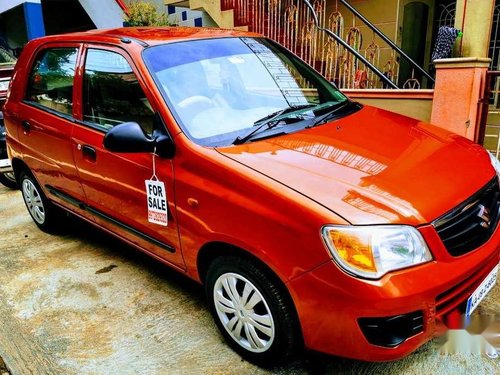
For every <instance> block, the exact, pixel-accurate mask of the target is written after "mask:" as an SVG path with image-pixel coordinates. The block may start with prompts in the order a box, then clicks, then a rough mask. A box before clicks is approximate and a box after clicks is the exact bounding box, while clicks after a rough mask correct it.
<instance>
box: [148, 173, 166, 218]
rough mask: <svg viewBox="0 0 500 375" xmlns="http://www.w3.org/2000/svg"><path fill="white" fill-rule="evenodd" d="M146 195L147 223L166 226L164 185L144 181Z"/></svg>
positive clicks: (159, 182)
mask: <svg viewBox="0 0 500 375" xmlns="http://www.w3.org/2000/svg"><path fill="white" fill-rule="evenodd" d="M146 193H147V199H148V221H149V222H150V223H154V224H159V225H163V226H167V225H168V208H167V191H166V190H165V184H164V183H163V182H161V181H158V180H146Z"/></svg>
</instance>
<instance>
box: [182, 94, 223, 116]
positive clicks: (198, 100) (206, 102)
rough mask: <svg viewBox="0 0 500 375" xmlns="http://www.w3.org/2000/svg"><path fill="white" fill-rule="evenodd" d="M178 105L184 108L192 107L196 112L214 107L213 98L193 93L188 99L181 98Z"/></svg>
mask: <svg viewBox="0 0 500 375" xmlns="http://www.w3.org/2000/svg"><path fill="white" fill-rule="evenodd" d="M177 105H178V106H179V107H180V108H182V109H184V110H185V109H187V108H191V109H192V110H195V111H196V112H199V111H201V110H203V109H206V108H209V107H213V105H214V104H213V102H212V99H210V98H209V97H207V96H203V95H193V96H190V97H188V98H186V99H183V100H181V101H180V102H179V103H177Z"/></svg>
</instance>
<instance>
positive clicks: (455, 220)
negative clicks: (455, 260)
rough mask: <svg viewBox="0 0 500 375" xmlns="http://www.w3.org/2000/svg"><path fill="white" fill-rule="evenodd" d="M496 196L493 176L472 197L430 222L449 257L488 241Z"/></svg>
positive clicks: (498, 194)
mask: <svg viewBox="0 0 500 375" xmlns="http://www.w3.org/2000/svg"><path fill="white" fill-rule="evenodd" d="M499 197H500V191H499V186H498V178H497V177H496V176H495V178H494V179H493V180H491V181H490V182H489V183H488V184H487V185H486V186H485V187H483V188H482V189H481V190H479V191H478V192H477V193H476V194H474V195H473V196H472V197H471V198H469V199H467V200H466V201H465V202H464V203H462V204H461V205H459V206H458V207H456V208H454V209H453V210H451V211H450V212H448V213H446V214H444V215H443V216H441V217H440V218H438V219H436V220H434V221H433V223H432V225H433V226H434V228H435V229H436V231H437V233H438V235H439V237H440V238H441V240H442V241H443V243H444V246H445V247H446V249H447V250H448V252H449V253H450V254H451V255H452V256H460V255H463V254H467V253H468V252H470V251H472V250H474V249H476V248H477V247H479V246H481V245H483V244H484V243H485V242H486V241H488V239H489V238H490V237H491V235H492V234H493V232H494V231H495V228H496V226H497V224H498V219H499V214H498V211H499V201H498V200H499Z"/></svg>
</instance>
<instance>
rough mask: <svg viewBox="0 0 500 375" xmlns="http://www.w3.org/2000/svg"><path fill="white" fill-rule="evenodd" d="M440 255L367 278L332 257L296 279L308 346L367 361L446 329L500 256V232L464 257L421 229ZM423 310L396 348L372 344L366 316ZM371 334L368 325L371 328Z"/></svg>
mask: <svg viewBox="0 0 500 375" xmlns="http://www.w3.org/2000/svg"><path fill="white" fill-rule="evenodd" d="M421 232H423V234H424V237H426V241H427V243H428V245H429V247H430V248H431V250H432V251H433V255H434V257H435V260H434V261H432V262H429V263H426V264H423V265H420V266H417V267H413V268H408V269H404V270H399V271H396V272H392V273H390V274H387V275H385V276H384V277H383V278H381V279H380V280H362V279H358V278H355V277H352V276H350V275H347V274H346V273H344V272H342V271H341V270H340V269H339V268H338V267H337V266H336V265H335V263H334V262H333V261H332V262H328V263H325V264H323V265H321V266H320V267H318V268H316V269H314V270H312V271H311V272H308V273H306V274H304V275H301V276H300V277H298V278H296V279H294V280H292V281H290V283H289V284H288V286H289V290H290V292H291V294H292V297H293V299H294V301H295V303H296V308H297V312H298V315H299V319H300V322H301V327H302V333H303V337H304V343H305V346H306V347H307V348H309V349H312V350H316V351H320V352H324V353H328V354H332V355H338V356H342V357H349V358H355V359H361V360H367V361H388V360H395V359H399V358H402V357H404V356H406V355H408V354H409V353H411V352H413V351H414V350H416V349H417V348H418V347H420V346H421V345H423V344H424V343H426V342H427V341H429V340H430V339H432V338H433V337H435V336H437V335H439V334H442V333H444V332H445V330H446V327H445V324H444V323H445V322H446V321H447V320H448V317H450V316H453V315H454V314H456V313H457V311H458V312H463V311H464V309H465V302H466V300H467V298H468V297H469V296H470V295H471V294H472V293H473V292H474V290H475V289H476V288H477V287H478V286H479V285H480V284H481V282H482V281H483V279H484V278H485V277H486V276H487V275H488V274H489V272H490V271H491V270H492V269H493V268H494V267H495V266H496V265H497V264H498V263H499V261H500V250H499V249H500V247H499V244H500V231H499V229H498V228H497V229H496V231H495V233H494V234H493V235H492V237H491V238H490V240H489V241H488V242H487V243H486V244H484V245H483V246H481V247H479V248H478V249H476V250H474V251H473V252H471V253H469V254H467V255H464V256H461V257H456V258H454V257H451V256H449V255H447V252H446V249H444V246H443V245H442V243H441V242H440V241H439V238H436V237H437V235H435V236H433V235H432V233H433V232H434V233H435V231H433V229H432V228H430V227H427V228H423V229H422V228H421ZM416 312H417V313H421V315H422V318H423V319H422V323H423V327H422V328H420V329H419V330H418V331H416V332H417V333H416V334H414V335H412V336H411V337H409V338H407V339H405V340H403V342H402V343H400V344H397V345H394V346H392V347H386V346H379V345H374V344H371V343H370V342H369V341H368V339H367V337H366V336H365V334H364V333H363V331H362V329H361V327H360V319H361V321H363V319H367V318H368V319H373V318H375V319H377V318H388V317H394V316H400V315H409V316H412V315H411V314H414V313H416ZM365 333H366V330H365Z"/></svg>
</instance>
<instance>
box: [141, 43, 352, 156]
mask: <svg viewBox="0 0 500 375" xmlns="http://www.w3.org/2000/svg"><path fill="white" fill-rule="evenodd" d="M143 57H144V60H145V62H146V65H147V66H148V68H149V70H150V72H151V73H152V75H153V78H154V79H155V82H156V83H157V84H158V86H159V88H160V91H161V92H162V93H163V96H164V98H165V100H166V102H167V103H168V104H169V106H170V108H171V110H172V111H173V112H174V115H175V116H176V118H177V120H178V122H179V124H180V126H181V127H182V128H183V130H184V131H185V132H186V133H187V135H188V136H189V137H190V138H191V139H192V140H194V141H195V142H197V143H198V144H201V145H210V146H220V145H228V144H231V143H233V142H234V140H235V138H236V137H241V136H243V137H245V136H244V134H248V132H251V131H252V129H253V128H254V126H255V125H259V124H262V121H265V119H266V118H268V119H269V118H272V117H273V116H275V115H276V114H279V113H281V114H285V113H286V114H287V116H288V118H287V119H286V121H285V120H283V129H285V125H286V123H294V124H295V123H298V122H300V121H302V120H309V122H307V121H303V123H304V126H303V127H305V126H307V124H309V126H310V125H311V123H312V119H313V118H316V117H318V116H320V115H323V114H324V113H325V111H328V110H331V109H332V108H333V107H334V106H336V105H339V104H340V103H343V102H345V101H347V98H346V97H345V96H344V95H343V94H342V93H340V92H339V91H338V90H337V89H336V88H335V87H334V86H333V85H332V84H330V83H329V82H328V81H326V80H325V79H324V78H323V77H321V76H320V75H319V74H318V73H316V72H315V71H314V70H313V69H312V68H310V67H308V66H307V65H306V64H304V63H303V62H301V61H300V60H299V59H297V58H296V57H295V56H293V55H292V54H290V53H289V52H287V51H286V50H284V49H282V48H281V47H279V46H278V45H276V44H273V43H272V42H270V41H268V40H266V39H263V38H221V39H209V40H197V41H188V42H177V43H170V44H164V45H160V46H155V47H150V48H148V49H146V50H145V51H144V53H143ZM282 111H285V112H282ZM280 118H281V117H280ZM303 127H302V128H303ZM295 128H297V127H295ZM286 129H287V130H286V131H288V130H289V129H291V127H286Z"/></svg>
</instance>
